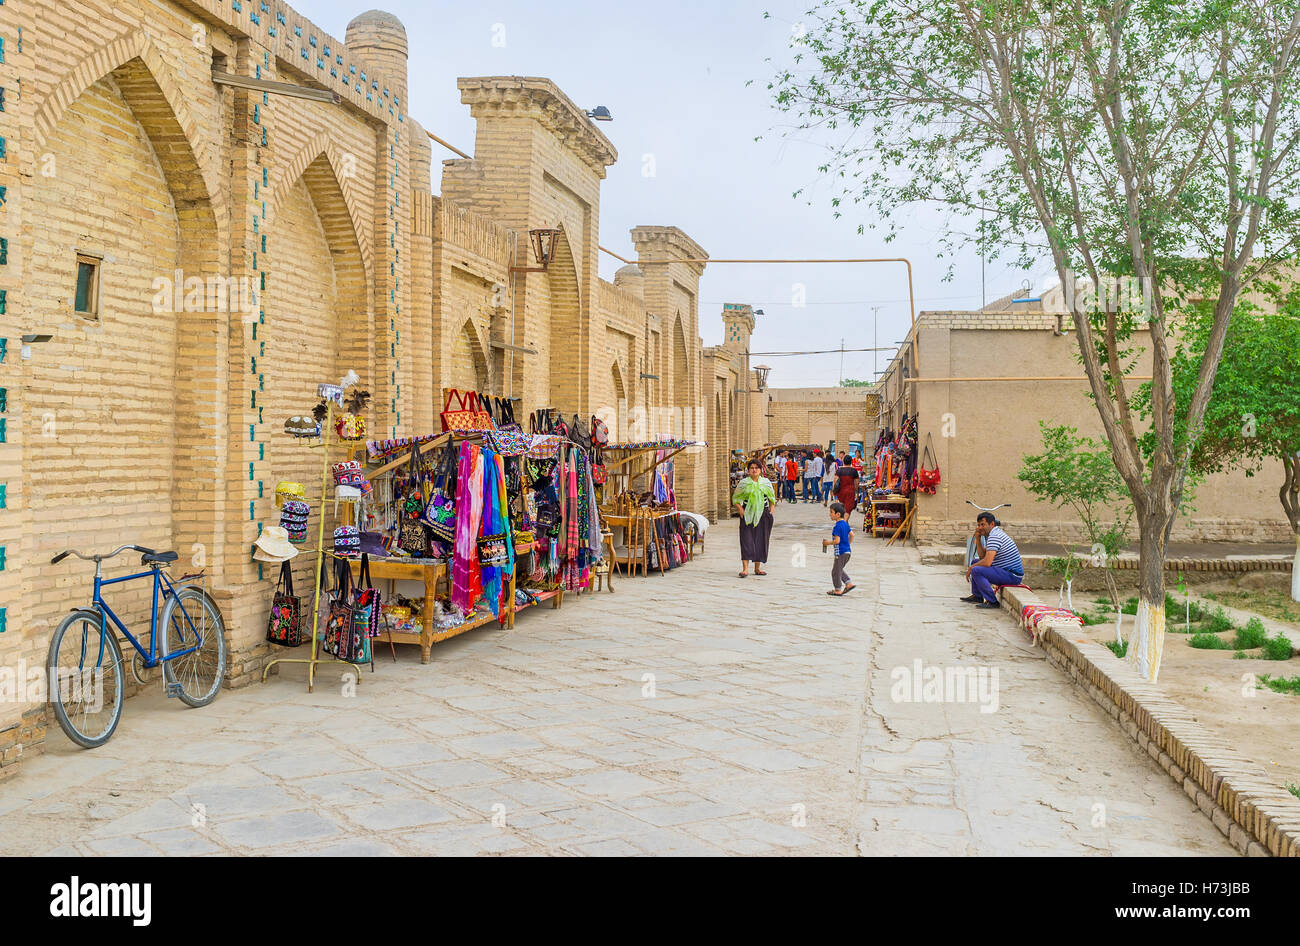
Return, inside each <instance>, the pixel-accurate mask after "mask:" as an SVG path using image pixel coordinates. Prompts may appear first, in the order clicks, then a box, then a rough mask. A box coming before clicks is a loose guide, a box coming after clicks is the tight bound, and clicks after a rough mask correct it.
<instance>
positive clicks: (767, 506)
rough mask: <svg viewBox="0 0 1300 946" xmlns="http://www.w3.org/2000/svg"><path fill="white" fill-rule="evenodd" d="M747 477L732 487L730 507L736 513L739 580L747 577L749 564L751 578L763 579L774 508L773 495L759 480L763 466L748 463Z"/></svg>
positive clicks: (764, 481)
mask: <svg viewBox="0 0 1300 946" xmlns="http://www.w3.org/2000/svg"><path fill="white" fill-rule="evenodd" d="M746 472H747V473H748V474H749V475H748V476H746V477H745V478H744V479H743V480H741V481H740V483H739V484H737V486H736V491H735V493H733V494H732V496H731V503H732V505H733V506H735V507H736V509H737V511H739V513H740V577H741V578H744V577H745V576H746V575H748V574H749V563H750V562H753V563H754V574H755V575H766V574H767V572H765V571H763V565H764V564H765V563H766V562H767V546H768V543H769V541H770V540H771V538H772V507H773V506H775V505H776V491H775V490H774V489H772V483H771V481H770V480H768V479H767V477H765V476H763V464H762V463H760V462H759V461H758V460H750V461H749V466H748V467H747V468H746Z"/></svg>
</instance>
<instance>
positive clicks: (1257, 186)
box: [769, 0, 1300, 681]
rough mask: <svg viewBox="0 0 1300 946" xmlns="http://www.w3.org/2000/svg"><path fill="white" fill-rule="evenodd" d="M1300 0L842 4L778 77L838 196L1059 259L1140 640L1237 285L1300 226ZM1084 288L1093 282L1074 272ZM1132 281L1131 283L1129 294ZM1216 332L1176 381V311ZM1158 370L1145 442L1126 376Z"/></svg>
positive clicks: (1259, 270) (813, 29) (815, 20)
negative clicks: (1123, 514) (1109, 475)
mask: <svg viewBox="0 0 1300 946" xmlns="http://www.w3.org/2000/svg"><path fill="white" fill-rule="evenodd" d="M1298 39H1300V0H1240V2H1233V3H1224V2H1222V0H1187V2H1179V3H1174V2H1170V0H1136V2H1131V0H1114V2H1108V0H1094V2H1089V3H1084V2H1082V0H823V2H822V3H821V5H819V6H818V7H816V8H814V9H813V10H811V11H809V12H808V14H807V16H806V17H805V19H804V20H803V22H802V24H801V29H799V30H797V31H796V33H795V36H794V38H793V39H792V49H793V62H792V63H789V64H787V65H786V66H784V67H777V72H776V75H775V77H774V79H773V80H772V81H771V83H770V84H769V88H770V90H771V92H772V95H773V97H774V100H775V103H776V105H777V107H778V109H780V110H783V111H785V112H787V113H790V114H792V115H793V116H794V118H795V121H794V123H793V124H794V129H793V131H792V132H791V134H795V135H800V136H805V137H806V136H807V135H808V134H809V132H810V130H814V129H816V130H817V131H818V132H819V133H823V134H825V135H826V136H827V137H828V138H830V139H832V140H831V142H830V148H829V153H830V156H829V158H828V159H827V160H826V161H825V162H824V164H823V165H822V167H821V171H822V172H823V179H824V180H826V181H829V182H831V184H832V186H833V187H834V188H835V194H834V196H833V197H832V198H831V202H832V204H833V212H834V213H835V214H836V215H840V214H844V213H852V214H861V216H862V219H863V223H862V224H860V227H859V229H860V230H861V229H863V228H864V227H865V226H881V227H883V228H884V229H885V230H886V239H887V240H889V239H892V237H893V236H894V235H895V234H896V232H897V227H898V226H899V224H900V221H901V219H902V215H903V214H904V213H906V211H907V210H908V209H910V207H911V206H912V205H915V204H937V205H939V206H941V207H943V208H946V209H947V210H948V211H949V213H950V215H951V218H952V223H951V225H950V226H949V227H948V228H947V235H946V236H945V237H943V246H942V247H941V249H945V250H948V251H952V250H954V249H956V248H959V247H962V246H969V245H971V244H974V245H975V246H976V247H977V248H978V249H979V250H980V252H982V253H983V254H984V255H985V256H986V257H987V258H991V259H992V258H998V257H999V256H1000V255H1004V254H1005V255H1008V256H1010V257H1011V258H1012V259H1013V260H1014V261H1017V262H1019V263H1022V264H1024V265H1025V266H1029V265H1032V264H1033V263H1034V262H1035V261H1037V260H1039V259H1042V258H1043V257H1044V256H1046V257H1050V259H1051V262H1052V265H1053V268H1054V269H1055V271H1056V275H1057V277H1058V278H1059V279H1060V282H1061V286H1062V287H1063V290H1064V294H1065V299H1066V305H1065V308H1066V309H1067V311H1068V313H1069V315H1070V317H1071V319H1072V320H1073V323H1074V330H1075V334H1076V337H1077V341H1078V344H1079V352H1080V357H1081V360H1082V363H1083V368H1084V371H1085V373H1086V374H1087V377H1088V384H1089V389H1090V391H1091V394H1092V398H1093V401H1094V404H1095V406H1096V409H1097V413H1098V415H1099V416H1100V418H1101V422H1102V426H1103V428H1104V429H1105V432H1106V439H1107V441H1108V442H1109V445H1110V450H1111V457H1112V460H1113V462H1114V465H1115V468H1116V469H1117V470H1118V471H1119V475H1120V477H1121V478H1122V479H1123V481H1124V484H1125V486H1126V487H1127V489H1128V492H1129V494H1130V496H1131V497H1132V499H1133V503H1134V510H1135V516H1136V520H1137V528H1138V535H1139V543H1140V545H1139V548H1140V555H1141V563H1140V570H1139V601H1140V604H1139V608H1138V619H1137V622H1136V628H1135V631H1134V637H1133V638H1132V640H1131V643H1132V644H1133V646H1131V647H1130V648H1129V649H1128V655H1127V657H1126V659H1127V660H1128V661H1129V662H1130V664H1132V665H1133V667H1134V668H1135V669H1136V670H1137V671H1138V673H1140V674H1141V675H1142V676H1143V677H1144V678H1146V679H1147V680H1151V681H1154V680H1155V679H1156V678H1157V676H1158V672H1159V667H1160V658H1161V654H1162V651H1163V645H1164V560H1165V554H1166V549H1167V545H1168V541H1169V533H1170V530H1171V529H1172V527H1173V524H1174V521H1175V517H1176V515H1177V512H1178V509H1179V506H1180V504H1181V503H1182V499H1183V493H1184V490H1185V487H1186V484H1187V473H1188V460H1189V454H1188V451H1187V450H1179V449H1178V448H1177V446H1176V444H1175V429H1176V422H1175V421H1176V418H1178V417H1180V416H1181V417H1182V418H1184V421H1185V424H1186V429H1187V431H1188V442H1189V443H1195V442H1196V440H1197V439H1198V438H1199V436H1200V432H1201V429H1202V425H1203V422H1204V416H1205V410H1206V406H1207V405H1208V403H1209V399H1210V392H1211V390H1212V387H1213V383H1214V377H1215V373H1216V371H1217V370H1218V367H1219V361H1220V357H1221V355H1222V352H1223V344H1224V338H1225V336H1226V334H1227V329H1228V324H1229V321H1230V319H1231V317H1232V313H1233V310H1234V308H1235V306H1236V304H1237V300H1238V297H1239V296H1240V294H1241V293H1242V291H1243V289H1247V288H1250V289H1253V288H1255V287H1256V285H1257V284H1258V283H1259V282H1260V281H1261V280H1264V279H1266V278H1268V277H1269V276H1270V275H1271V274H1274V273H1275V272H1276V270H1277V269H1278V268H1279V267H1280V266H1281V265H1282V264H1283V263H1284V262H1286V261H1288V260H1290V259H1291V258H1292V256H1293V254H1294V252H1295V249H1296V243H1297V241H1298V240H1300V213H1298V209H1300V153H1297V149H1296V147H1295V146H1296V144H1297V141H1300V75H1298V71H1297V69H1296V56H1297V40H1298ZM1080 286H1083V287H1085V290H1086V291H1083V292H1080V291H1077V290H1078V287H1080ZM1118 290H1123V291H1118ZM1197 299H1203V300H1208V302H1209V305H1210V310H1211V317H1210V330H1209V332H1208V334H1207V337H1206V344H1205V348H1204V353H1203V356H1202V358H1201V360H1200V364H1199V366H1198V370H1197V375H1196V383H1195V385H1194V386H1193V389H1192V391H1191V392H1190V394H1189V396H1188V397H1187V399H1186V400H1185V401H1184V402H1182V403H1181V404H1180V403H1178V402H1177V401H1176V398H1175V392H1174V388H1173V370H1172V364H1171V347H1172V334H1171V333H1172V327H1173V326H1174V325H1175V324H1176V323H1177V321H1178V319H1179V317H1180V313H1181V312H1182V311H1184V310H1185V309H1186V308H1187V307H1188V306H1189V305H1190V304H1191V302H1192V301H1193V300H1197ZM1138 347H1141V348H1144V349H1146V350H1147V351H1149V358H1150V363H1151V366H1152V375H1153V376H1154V381H1153V385H1152V391H1151V406H1152V411H1151V430H1152V432H1153V435H1154V449H1153V450H1152V451H1151V452H1150V453H1149V454H1144V452H1143V450H1142V447H1141V444H1140V442H1139V432H1138V429H1137V426H1136V422H1135V411H1134V408H1133V405H1132V404H1131V396H1130V391H1129V390H1128V388H1127V383H1128V382H1127V381H1126V379H1125V375H1127V374H1128V373H1130V372H1131V371H1132V368H1133V366H1134V364H1135V362H1136V358H1137V354H1138V352H1137V351H1136V349H1137V348H1138Z"/></svg>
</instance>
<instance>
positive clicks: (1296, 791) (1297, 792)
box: [1286, 782, 1300, 798]
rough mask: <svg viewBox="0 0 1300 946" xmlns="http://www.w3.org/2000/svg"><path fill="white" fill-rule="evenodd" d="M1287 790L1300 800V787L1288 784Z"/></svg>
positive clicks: (1293, 783) (1291, 783)
mask: <svg viewBox="0 0 1300 946" xmlns="http://www.w3.org/2000/svg"><path fill="white" fill-rule="evenodd" d="M1286 790H1287V791H1288V792H1290V793H1291V794H1292V795H1294V796H1295V797H1296V798H1300V785H1297V784H1296V783H1295V782H1287V783H1286Z"/></svg>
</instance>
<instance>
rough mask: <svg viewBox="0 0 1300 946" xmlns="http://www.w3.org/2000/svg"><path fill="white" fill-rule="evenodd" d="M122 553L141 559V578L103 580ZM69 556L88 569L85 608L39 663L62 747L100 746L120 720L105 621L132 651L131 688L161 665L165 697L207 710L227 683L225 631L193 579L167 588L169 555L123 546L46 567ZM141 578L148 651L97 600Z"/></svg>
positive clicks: (110, 634) (118, 668) (116, 673)
mask: <svg viewBox="0 0 1300 946" xmlns="http://www.w3.org/2000/svg"><path fill="white" fill-rule="evenodd" d="M128 549H131V550H134V551H136V552H140V553H141V556H140V564H141V565H147V566H148V570H147V571H143V572H138V573H136V574H134V575H125V576H123V577H121V578H104V577H103V563H104V562H105V561H107V560H108V559H110V558H114V557H116V556H118V555H121V554H122V553H123V552H125V551H127V550H128ZM69 555H75V556H77V558H80V559H83V560H84V561H87V562H94V563H95V591H94V596H93V597H92V598H91V602H90V606H89V607H86V608H78V609H77V610H75V611H73V612H72V613H71V614H69V615H68V616H67V617H66V618H64V619H63V622H62V623H61V624H60V625H59V626H58V628H57V629H56V630H55V632H54V637H53V638H51V640H50V653H49V657H48V658H47V660H46V671H47V673H48V675H49V686H50V702H51V703H52V704H53V706H54V716H55V718H56V719H58V721H59V726H60V727H62V729H63V731H64V732H65V733H67V734H68V738H69V739H71V740H72V741H73V742H75V743H77V744H78V745H80V746H82V747H84V748H86V749H93V748H95V747H96V746H102V745H103V744H104V743H106V742H108V740H109V738H110V737H112V735H113V731H114V730H116V729H117V724H118V721H119V720H120V719H121V718H122V697H123V692H122V691H123V684H124V682H125V673H124V670H123V666H122V648H121V646H120V645H119V644H118V640H117V634H116V633H114V630H113V628H112V627H110V626H109V622H110V621H111V622H112V623H113V625H115V626H116V628H117V630H118V631H121V632H122V634H123V635H125V637H126V639H127V640H128V641H130V642H131V646H132V647H134V648H135V651H136V653H135V654H133V655H132V662H131V674H132V676H133V677H134V678H135V679H136V681H137V682H138V683H140V684H141V685H143V684H144V683H145V682H146V681H145V679H144V671H145V670H148V669H150V668H152V667H157V666H159V665H161V666H162V669H163V678H164V681H165V682H166V686H167V696H168V697H178V698H179V699H180V700H181V702H183V703H185V704H186V705H188V706H206V705H207V704H209V703H211V702H212V701H213V700H214V699H216V696H217V693H218V691H220V689H221V682H222V680H223V679H224V678H225V675H226V628H225V624H224V622H223V621H222V619H221V609H220V608H218V607H217V603H216V602H215V601H213V600H212V597H211V596H210V595H209V594H208V593H207V592H206V591H205V590H204V589H203V588H202V587H200V586H198V585H192V584H187V583H186V582H187V581H188V580H189V579H190V578H191V577H198V576H185V577H183V578H181V579H179V580H178V583H175V584H173V582H172V580H171V579H170V578H169V577H168V576H167V573H166V572H165V571H163V569H164V568H165V567H166V566H168V565H170V564H171V563H172V562H174V561H176V559H177V557H178V556H177V554H176V553H175V552H155V551H154V550H153V549H147V548H144V547H142V546H139V545H124V546H122V547H121V548H119V549H117V550H116V551H114V552H110V553H108V554H107V555H83V554H82V553H80V552H78V551H76V550H74V549H69V550H67V551H65V552H60V553H59V554H58V555H56V556H54V558H52V559H51V560H50V564H51V565H57V564H58V563H59V562H61V561H63V560H64V559H65V558H67V557H68V556H69ZM144 578H151V579H152V580H153V606H152V610H151V612H150V621H149V649H148V650H145V648H144V647H143V646H142V645H141V644H140V642H139V641H138V640H136V639H135V637H134V636H132V634H131V632H130V631H129V630H127V627H126V625H125V624H123V623H122V621H121V619H120V618H119V617H118V616H117V615H116V614H114V613H113V609H112V608H110V607H109V606H108V602H106V601H105V600H104V597H103V593H102V591H103V588H104V586H105V585H118V584H122V583H124V582H128V581H138V580H140V579H144ZM160 605H161V613H160V611H159V606H160ZM160 628H161V629H162V633H159V629H160Z"/></svg>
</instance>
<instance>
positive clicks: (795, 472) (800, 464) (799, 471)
mask: <svg viewBox="0 0 1300 946" xmlns="http://www.w3.org/2000/svg"><path fill="white" fill-rule="evenodd" d="M768 463H769V464H770V475H771V479H772V483H773V484H774V487H775V490H776V492H777V501H778V502H779V501H780V500H782V499H784V500H785V501H786V502H790V503H794V502H805V503H821V504H822V505H823V506H826V505H829V503H830V500H831V497H832V496H834V497H835V498H836V499H838V500H839V501H840V502H842V503H844V504H845V506H846V509H847V511H846V513H845V516H846V517H847V515H848V513H849V512H852V511H853V507H854V506H856V505H857V493H858V481H859V480H860V479H861V476H862V458H861V457H859V456H856V455H850V454H848V453H845V454H842V455H840V456H836V455H835V454H834V453H826V454H823V453H822V451H821V450H781V451H777V452H776V453H775V454H773V455H772V457H771V458H770V459H769V460H768ZM759 472H760V474H761V473H762V472H763V468H762V466H761V465H760V466H759ZM800 484H802V492H801V493H800V492H797V489H798V487H799V485H800ZM848 485H852V490H851V495H850V491H849V490H848V489H846V486H848Z"/></svg>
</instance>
